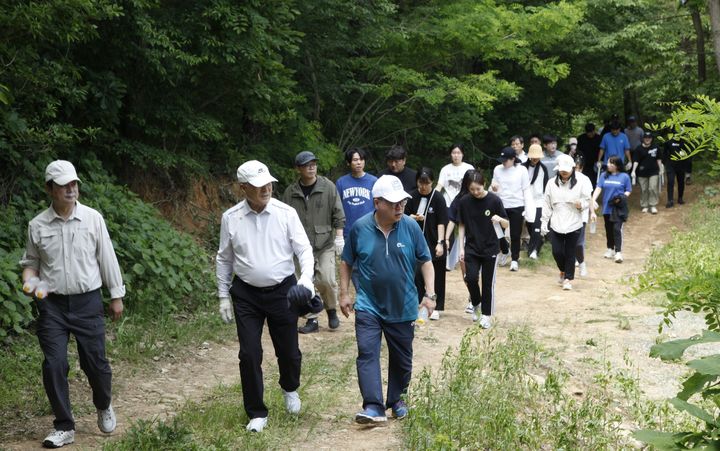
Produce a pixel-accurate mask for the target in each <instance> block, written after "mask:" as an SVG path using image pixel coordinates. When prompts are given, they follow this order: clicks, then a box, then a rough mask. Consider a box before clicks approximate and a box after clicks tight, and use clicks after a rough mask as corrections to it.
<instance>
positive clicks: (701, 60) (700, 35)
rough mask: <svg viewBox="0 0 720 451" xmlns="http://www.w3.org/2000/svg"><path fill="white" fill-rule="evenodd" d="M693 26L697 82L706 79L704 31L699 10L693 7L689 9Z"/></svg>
mask: <svg viewBox="0 0 720 451" xmlns="http://www.w3.org/2000/svg"><path fill="white" fill-rule="evenodd" d="M690 15H691V16H692V21H693V27H694V28H695V48H696V49H697V73H698V83H703V82H704V81H705V80H706V79H707V69H706V67H705V33H704V31H703V26H702V19H701V18H700V11H699V10H698V9H697V8H695V7H693V8H691V9H690Z"/></svg>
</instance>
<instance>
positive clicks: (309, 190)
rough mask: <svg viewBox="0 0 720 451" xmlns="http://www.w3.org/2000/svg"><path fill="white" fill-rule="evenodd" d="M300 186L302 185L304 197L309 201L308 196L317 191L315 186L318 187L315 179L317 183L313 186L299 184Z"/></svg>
mask: <svg viewBox="0 0 720 451" xmlns="http://www.w3.org/2000/svg"><path fill="white" fill-rule="evenodd" d="M298 185H300V189H301V190H302V193H303V196H305V199H307V198H308V196H309V195H310V194H311V193H312V192H313V190H314V189H315V185H317V179H315V183H313V184H312V185H308V186H305V185H303V184H302V183H300V182H298Z"/></svg>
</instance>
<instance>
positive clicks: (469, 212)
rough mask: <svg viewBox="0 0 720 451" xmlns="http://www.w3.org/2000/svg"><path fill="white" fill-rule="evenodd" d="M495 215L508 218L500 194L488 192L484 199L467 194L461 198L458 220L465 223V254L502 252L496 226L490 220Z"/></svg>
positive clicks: (476, 254) (485, 254) (486, 255)
mask: <svg viewBox="0 0 720 451" xmlns="http://www.w3.org/2000/svg"><path fill="white" fill-rule="evenodd" d="M494 215H498V216H500V217H501V218H505V219H507V213H505V208H504V207H503V204H502V201H501V200H500V198H499V197H498V196H496V195H495V194H493V193H490V192H488V193H487V195H486V196H485V197H483V198H482V199H477V198H475V197H474V196H473V195H472V194H467V195H465V196H463V198H462V199H460V205H459V206H458V222H459V223H461V224H463V225H465V254H466V255H474V256H476V257H492V256H494V255H497V253H498V252H500V246H499V244H498V237H497V235H496V234H495V227H494V226H493V222H492V221H491V220H490V218H492V217H493V216H494Z"/></svg>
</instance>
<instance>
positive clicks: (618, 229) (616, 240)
mask: <svg viewBox="0 0 720 451" xmlns="http://www.w3.org/2000/svg"><path fill="white" fill-rule="evenodd" d="M603 219H605V241H606V243H607V248H608V249H612V250H614V251H615V252H621V251H622V226H623V223H622V222H621V221H618V222H612V221H611V220H610V215H603Z"/></svg>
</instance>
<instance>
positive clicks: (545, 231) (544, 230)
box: [540, 224, 550, 236]
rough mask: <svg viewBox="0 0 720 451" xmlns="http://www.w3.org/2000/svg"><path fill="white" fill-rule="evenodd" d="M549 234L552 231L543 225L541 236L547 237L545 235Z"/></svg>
mask: <svg viewBox="0 0 720 451" xmlns="http://www.w3.org/2000/svg"><path fill="white" fill-rule="evenodd" d="M549 232H550V230H549V229H548V226H547V224H542V225H541V226H540V235H542V236H545V235H547V234H548V233H549Z"/></svg>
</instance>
